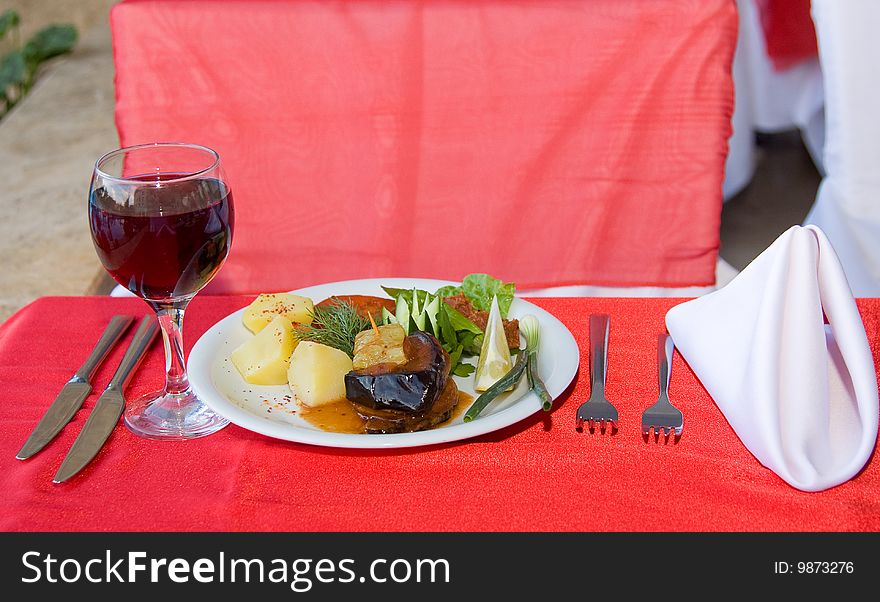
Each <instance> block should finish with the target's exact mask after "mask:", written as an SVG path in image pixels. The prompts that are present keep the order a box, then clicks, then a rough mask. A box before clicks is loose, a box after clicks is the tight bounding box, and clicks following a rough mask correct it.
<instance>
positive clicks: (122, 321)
mask: <svg viewBox="0 0 880 602" xmlns="http://www.w3.org/2000/svg"><path fill="white" fill-rule="evenodd" d="M132 322H134V317H132V316H113V318H112V319H111V320H110V323H109V324H107V328H105V329H104V334H102V335H101V338H100V339H98V343H97V344H96V345H95V348H94V349H92V352H91V353H90V354H89V357H88V358H86V361H85V363H84V364H83V365H82V367H81V368H80V369H79V370H77V371H76V374H74V376H73V378H74V379H75V380H78V381H80V382H85V383H90V382H91V381H92V376H94V375H95V370H97V369H98V366H100V365H101V362H103V361H104V358H105V357H107V354H108V353H110V350H111V349H113V346H114V345H115V344H116V343H117V341H119V339H120V338H121V337H122V335H123V334H125V331H126V330H128V327H129V326H131V323H132Z"/></svg>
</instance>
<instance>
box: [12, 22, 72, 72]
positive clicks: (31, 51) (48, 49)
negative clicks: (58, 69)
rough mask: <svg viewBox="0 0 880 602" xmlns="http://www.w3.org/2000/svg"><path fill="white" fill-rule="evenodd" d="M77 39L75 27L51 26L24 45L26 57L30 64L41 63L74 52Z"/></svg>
mask: <svg viewBox="0 0 880 602" xmlns="http://www.w3.org/2000/svg"><path fill="white" fill-rule="evenodd" d="M76 38H77V35H76V28H74V27H73V25H50V26H49V27H46V28H45V29H41V30H40V31H38V32H37V33H35V34H34V35H33V36H32V37H31V39H30V40H28V42H27V44H25V45H24V51H23V52H24V56H25V58H26V59H27V61H28V62H29V63H30V62H36V63H41V62H43V61H45V60H48V59H51V58H52V57H56V56H58V55H59V54H65V53H68V52H70V51H71V50H73V45H74V44H76Z"/></svg>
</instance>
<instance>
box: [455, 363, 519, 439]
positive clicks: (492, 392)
mask: <svg viewBox="0 0 880 602" xmlns="http://www.w3.org/2000/svg"><path fill="white" fill-rule="evenodd" d="M528 356H529V354H528V353H521V354H519V356H518V357H517V359H516V363H515V364H514V365H513V368H511V369H510V371H509V372H508V373H507V374H505V375H504V376H502V377H501V378H500V379H499V380H498V382H496V383H495V384H494V385H492V386H491V387H489V388H488V389H486V390H485V391H483V393H482V394H481V395H480V396H479V397H477V399H476V400H475V401H474V403H473V405H471V407H469V408H468V411H467V412H466V413H465V415H464V421H465V422H470V421H471V420H473V419H474V418H476V417H477V416H479V415H480V412H482V411H483V408H485V407H486V406H487V405H489V403H490V402H491V401H492V400H493V399H495V398H496V397H498V395H500V394H501V393H503V392H504V391H506V390H507V389H508V388H510V387H513V386H515V385H516V383H517V382H519V379H520V378H522V374H523V371H524V370H525V369H526V365H527V364H528V362H527V361H526V358H527V357H528Z"/></svg>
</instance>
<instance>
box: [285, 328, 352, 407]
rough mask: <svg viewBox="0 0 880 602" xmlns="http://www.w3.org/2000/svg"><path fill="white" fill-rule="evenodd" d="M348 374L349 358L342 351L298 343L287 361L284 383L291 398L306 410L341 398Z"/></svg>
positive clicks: (306, 342)
mask: <svg viewBox="0 0 880 602" xmlns="http://www.w3.org/2000/svg"><path fill="white" fill-rule="evenodd" d="M349 372H351V358H350V357H348V354H346V353H345V352H343V351H340V350H339V349H335V348H333V347H329V346H327V345H322V344H321V343H315V342H312V341H302V342H301V343H300V344H299V345H297V347H296V350H294V352H293V356H292V357H291V358H290V368H289V370H288V371H287V380H286V382H288V384H289V385H290V389H291V391H293V394H294V396H295V397H296V399H297V400H299V401H300V402H301V403H303V404H305V405H307V406H309V407H313V408H314V407H317V406H321V405H325V404H328V403H332V402H335V401H338V400H340V399H343V398H345V375H346V374H348V373H349Z"/></svg>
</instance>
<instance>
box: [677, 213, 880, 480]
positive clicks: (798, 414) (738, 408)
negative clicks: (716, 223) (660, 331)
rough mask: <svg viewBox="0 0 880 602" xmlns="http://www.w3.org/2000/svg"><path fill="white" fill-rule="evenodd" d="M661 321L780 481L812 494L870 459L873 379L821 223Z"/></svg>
mask: <svg viewBox="0 0 880 602" xmlns="http://www.w3.org/2000/svg"><path fill="white" fill-rule="evenodd" d="M823 311H824V316H827V319H828V325H826V324H825V320H824V319H823ZM666 326H667V328H668V329H669V333H670V334H671V335H672V339H673V340H674V341H675V346H676V347H678V350H679V352H680V353H681V355H682V357H684V359H685V360H686V361H687V362H688V364H690V366H691V368H693V370H694V372H695V373H696V375H697V377H698V378H699V379H700V381H701V382H702V383H703V386H705V387H706V390H707V391H708V392H709V394H710V395H711V396H712V398H713V399H714V400H715V403H716V404H718V407H719V408H720V409H721V411H722V412H723V413H724V416H725V417H726V418H727V420H728V421H729V422H730V424H731V426H732V427H733V429H734V430H735V431H736V434H737V435H738V436H739V438H740V439H742V442H743V443H744V444H745V446H746V447H747V448H748V449H749V451H751V452H752V453H753V454H754V455H755V457H756V458H757V459H758V460H759V461H760V462H761V463H762V464H763V465H764V466H766V467H768V468H770V469H771V470H773V471H774V472H775V473H776V474H778V475H779V476H780V477H782V478H783V479H784V480H785V481H786V482H787V483H789V484H790V485H792V486H793V487H797V488H798V489H802V490H804V491H821V490H823V489H827V488H829V487H833V486H835V485H839V484H840V483H843V482H844V481H847V480H849V479H851V478H852V477H853V476H855V474H856V473H857V472H858V471H859V470H861V468H862V467H863V466H864V465H865V463H866V462H867V461H868V458H869V457H870V455H871V452H872V451H873V449H874V445H875V442H876V440H877V419H878V411H880V410H878V401H877V376H876V372H875V369H874V362H873V358H872V356H871V349H870V347H869V345H868V339H867V337H866V335H865V328H864V325H863V324H862V320H861V317H860V316H859V312H858V309H857V308H856V303H855V300H854V299H853V296H852V292H851V291H850V288H849V284H848V283H847V281H846V277H845V276H844V273H843V269H842V268H841V265H840V261H839V260H838V258H837V254H836V253H835V252H834V249H833V248H832V247H831V243H830V242H828V239H827V238H826V237H825V234H824V233H823V232H822V230H820V229H819V228H817V227H815V226H807V227H800V226H794V227H793V228H791V229H789V230H788V231H786V232H785V233H783V234H782V235H781V236H780V237H779V238H778V239H776V241H775V242H774V243H773V244H772V245H770V246H769V247H768V248H767V249H766V250H765V251H764V252H763V253H761V255H759V256H758V257H757V258H756V259H755V260H754V261H753V262H752V263H751V264H749V265H748V267H746V269H744V270H743V271H742V273H741V274H740V275H739V276H737V277H736V278H735V279H734V280H733V281H732V282H730V283H729V284H728V285H727V286H725V287H724V288H723V289H721V290H719V291H716V292H714V293H710V294H708V295H706V296H704V297H700V298H698V299H695V300H693V301H688V302H686V303H682V304H681V305H678V306H676V307H673V308H672V309H671V310H669V313H668V314H666Z"/></svg>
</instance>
